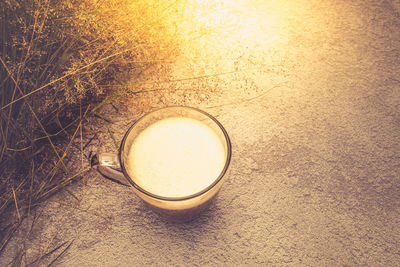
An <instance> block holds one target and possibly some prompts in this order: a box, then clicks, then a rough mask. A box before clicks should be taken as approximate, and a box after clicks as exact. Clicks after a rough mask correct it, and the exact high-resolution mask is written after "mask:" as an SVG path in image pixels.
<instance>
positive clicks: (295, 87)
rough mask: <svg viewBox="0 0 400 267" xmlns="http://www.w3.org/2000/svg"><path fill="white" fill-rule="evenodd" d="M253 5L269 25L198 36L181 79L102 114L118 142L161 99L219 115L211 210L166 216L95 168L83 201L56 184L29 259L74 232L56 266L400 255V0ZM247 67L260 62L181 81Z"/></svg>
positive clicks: (101, 138)
mask: <svg viewBox="0 0 400 267" xmlns="http://www.w3.org/2000/svg"><path fill="white" fill-rule="evenodd" d="M368 2H370V3H368ZM256 11H257V12H258V13H257V16H261V17H263V18H265V23H269V24H268V25H265V27H261V28H260V29H255V30H257V31H255V32H254V33H253V34H254V35H255V36H257V35H258V38H256V37H255V36H251V34H252V32H251V30H249V32H248V33H247V34H248V35H249V36H243V34H244V33H243V32H240V31H239V32H238V36H235V35H233V34H232V35H229V36H223V35H216V36H213V37H207V38H203V39H202V38H199V39H198V40H197V41H196V42H198V43H192V47H188V51H186V52H185V53H183V55H182V58H181V59H179V60H178V62H176V63H174V64H173V66H171V68H172V69H173V70H174V71H173V72H172V73H171V75H172V78H174V77H175V78H176V79H184V80H183V81H177V82H173V83H159V84H158V85H157V86H155V87H152V88H150V89H151V90H161V91H159V92H153V93H146V94H143V95H142V96H141V97H142V99H133V100H132V102H134V104H130V102H129V101H127V103H125V104H119V105H118V108H119V111H118V112H117V111H116V110H115V109H114V108H112V107H111V106H107V107H105V108H104V109H103V110H102V113H103V114H105V116H107V117H108V118H109V119H110V120H112V121H113V123H112V124H110V128H111V130H112V131H113V132H114V134H115V137H116V139H117V141H119V140H121V138H122V136H123V133H124V131H125V130H126V129H127V128H128V126H129V125H130V124H131V123H132V122H133V121H134V120H135V119H136V118H138V116H140V115H141V114H142V113H143V112H146V111H149V110H151V109H154V108H157V107H162V106H166V105H170V104H184V105H192V106H196V107H200V108H202V109H204V110H206V111H208V112H209V113H211V114H213V115H215V116H216V117H217V118H218V120H220V122H221V123H222V124H223V125H224V126H225V127H226V129H227V130H228V133H229V134H230V136H231V139H232V143H233V158H232V163H231V166H230V174H229V178H228V179H227V181H226V183H225V184H224V186H223V188H222V190H221V192H220V194H219V195H218V199H217V201H216V203H215V204H214V205H213V206H212V207H211V209H210V210H209V211H208V212H206V213H204V214H203V215H202V216H201V217H200V218H199V219H197V220H196V221H193V222H191V223H188V224H173V223H168V222H164V221H162V220H160V218H159V217H157V216H156V215H155V214H153V213H152V212H151V211H149V210H148V209H147V208H146V207H145V206H144V205H143V204H142V203H141V202H140V200H139V199H138V198H137V197H136V196H134V194H133V192H132V190H131V189H130V188H128V187H123V186H119V185H117V184H115V183H113V182H110V181H108V180H105V179H104V178H102V177H101V176H100V175H98V174H97V173H96V172H94V171H91V172H89V173H88V175H87V176H86V177H85V178H84V180H83V181H82V182H81V183H79V184H77V185H74V186H72V187H70V190H71V191H73V192H74V194H75V195H76V196H77V197H78V198H79V201H77V200H76V199H74V198H72V197H71V196H70V195H68V194H66V193H60V194H58V195H56V196H54V197H52V198H51V199H50V200H49V201H48V202H47V203H45V204H44V205H43V206H42V207H40V208H39V209H38V212H37V213H38V218H37V220H36V223H35V225H34V232H33V234H32V235H31V236H30V237H29V238H28V240H27V247H28V255H27V258H28V261H29V259H34V258H35V256H37V255H38V253H39V254H40V253H43V252H44V251H50V250H51V249H52V248H55V247H56V246H57V245H59V244H62V243H63V242H70V241H73V243H72V245H71V246H70V248H69V249H68V250H67V251H66V252H65V253H64V254H63V255H61V257H60V258H59V259H58V260H57V261H56V265H57V266H133V265H137V266H140V265H141V266H145V265H159V266H165V265H185V266H187V265H232V264H244V265H257V264H259V265H266V264H269V265H296V266H301V265H307V266H343V265H350V266H354V265H362V266H366V265H369V266H398V265H400V227H399V226H400V68H399V66H400V31H399V29H400V4H399V2H398V1H397V0H394V1H375V3H373V1H332V0H329V1H275V2H274V1H270V2H268V4H265V6H264V9H263V8H259V9H257V10H256ZM243 12H244V11H243ZM252 12H253V11H252ZM242 15H243V16H244V17H247V18H254V17H256V15H254V14H246V12H244V13H243V14H242ZM267 18H271V19H270V20H268V19H267ZM261 26H262V25H261ZM241 36H242V37H241ZM250 37H251V38H253V39H251V38H250ZM212 38H215V39H212ZM218 38H220V39H221V40H220V39H218ZM224 38H225V39H224ZM218 40H219V41H218ZM224 45H228V46H229V47H224ZM193 46H194V47H195V48H193ZM196 47H197V50H196ZM191 49H192V51H190V50H191ZM243 68H250V69H252V70H247V71H239V72H237V73H231V74H226V75H220V76H210V77H205V78H201V79H194V80H190V79H188V80H186V79H185V78H187V77H191V76H207V75H209V74H212V73H220V72H225V71H226V72H227V71H229V70H232V69H237V70H241V69H243ZM253 69H255V70H253ZM151 78H154V79H156V78H157V75H156V74H155V75H154V76H153V77H151ZM168 90H172V91H171V92H169V91H168ZM188 90H189V91H188ZM213 91H216V92H215V93H213ZM246 99H247V100H246ZM86 131H87V132H88V134H90V133H92V134H93V133H94V132H98V137H97V138H96V139H95V140H94V142H93V144H92V145H91V147H89V148H88V150H90V149H91V150H94V151H103V152H104V151H114V150H115V147H114V144H113V142H112V140H111V138H110V136H109V134H108V132H107V130H106V129H105V127H99V122H96V121H93V126H92V127H88V128H87V129H86ZM78 161H79V160H78ZM18 235H19V236H21V237H23V232H21V233H18V234H17V236H16V238H18ZM15 240H17V239H15ZM15 240H13V241H12V242H10V244H9V246H8V247H7V250H6V251H5V253H4V255H3V257H2V258H0V263H2V264H0V265H2V266H3V265H4V264H6V263H7V262H9V261H10V259H11V257H12V255H13V253H14V252H15V251H16V241H15ZM47 246H48V247H47ZM65 246H66V245H64V247H65ZM59 252H60V251H58V252H57V253H55V254H54V255H52V256H51V257H49V258H45V259H43V260H42V262H41V263H40V265H42V264H46V263H49V262H50V261H51V260H52V259H54V256H55V255H57V254H59Z"/></svg>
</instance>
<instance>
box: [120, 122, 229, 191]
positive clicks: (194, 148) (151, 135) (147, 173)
mask: <svg viewBox="0 0 400 267" xmlns="http://www.w3.org/2000/svg"><path fill="white" fill-rule="evenodd" d="M225 161H226V150H225V146H224V144H223V143H222V142H221V140H220V138H219V137H218V136H217V134H216V133H215V132H214V131H213V130H212V129H211V128H209V127H208V126H207V125H205V124H204V123H202V122H200V121H198V120H195V119H190V118H184V117H173V118H167V119H163V120H160V121H158V122H156V123H154V124H152V125H150V126H149V127H148V128H146V129H145V130H143V131H142V132H141V133H140V134H139V135H138V136H137V137H136V139H135V141H134V142H133V145H132V146H131V149H130V151H129V155H128V160H127V165H128V168H127V169H128V172H129V175H130V176H131V177H132V178H133V180H134V181H135V183H136V184H138V185H139V186H140V187H142V188H143V189H145V190H146V191H149V192H151V193H153V194H156V195H159V196H164V197H184V196H188V195H191V194H194V193H197V192H199V191H201V190H203V189H205V188H207V187H208V186H209V185H210V184H212V183H213V182H214V181H215V180H216V178H218V176H219V175H220V173H221V172H222V170H223V168H224V165H225Z"/></svg>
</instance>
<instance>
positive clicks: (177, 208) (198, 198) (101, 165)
mask: <svg viewBox="0 0 400 267" xmlns="http://www.w3.org/2000/svg"><path fill="white" fill-rule="evenodd" d="M173 117H184V118H190V119H195V120H198V121H200V122H202V123H203V124H205V125H207V126H208V127H209V129H211V130H212V131H213V132H214V133H215V134H216V136H218V138H219V139H220V142H221V144H223V147H224V152H225V165H224V167H223V169H222V170H221V172H220V174H219V176H218V177H216V178H215V180H214V181H213V182H212V183H210V184H209V185H208V186H207V187H206V188H205V189H203V190H201V191H199V192H196V193H194V194H190V195H187V196H183V197H166V196H161V195H157V194H155V193H153V192H150V191H147V190H145V189H144V188H143V187H142V186H140V185H139V184H138V182H137V181H135V177H134V175H133V174H132V173H129V171H128V169H129V168H127V159H128V155H129V151H130V149H131V147H132V145H133V143H134V140H135V138H136V137H137V136H138V135H139V134H140V133H141V132H142V131H143V130H145V129H146V128H147V127H149V126H150V125H152V124H154V123H155V122H157V121H160V120H163V119H167V118H173ZM231 154H232V147H231V142H230V139H229V136H228V133H227V132H226V130H225V129H224V127H223V126H222V125H221V123H219V122H218V121H217V120H216V119H215V118H214V117H213V116H211V115H210V114H208V113H206V112H204V111H202V110H199V109H196V108H192V107H185V106H172V107H166V108H162V109H159V110H156V111H153V112H150V113H148V114H146V115H144V116H143V117H141V118H140V119H139V120H137V121H136V122H135V123H134V124H133V125H132V126H131V127H130V128H129V129H128V131H127V132H126V134H125V136H124V138H123V140H122V142H121V146H120V149H119V154H111V153H100V154H98V155H96V156H95V157H94V158H93V160H92V165H93V166H95V167H97V170H98V171H99V172H100V173H101V174H102V175H104V176H106V177H109V178H111V179H113V180H117V181H119V182H122V183H124V182H125V181H128V183H129V184H130V185H131V186H132V188H133V190H134V192H135V193H136V194H137V195H138V196H139V197H140V198H141V199H142V200H143V201H144V202H145V203H147V204H148V205H149V206H150V207H151V208H152V209H153V210H154V211H155V212H157V213H159V214H160V215H162V216H163V217H165V218H167V219H169V220H172V221H189V220H191V219H193V218H195V217H197V215H199V214H200V213H201V212H202V211H203V210H205V209H206V208H207V207H208V206H209V205H210V203H211V202H212V200H213V199H214V197H215V196H216V194H217V193H218V191H219V190H220V188H221V186H222V183H223V181H224V180H225V178H226V176H227V170H228V167H229V163H230V160H231Z"/></svg>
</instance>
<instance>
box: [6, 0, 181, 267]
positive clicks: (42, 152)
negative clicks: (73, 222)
mask: <svg viewBox="0 0 400 267" xmlns="http://www.w3.org/2000/svg"><path fill="white" fill-rule="evenodd" d="M183 2H184V1H181V2H180V1H176V2H170V1H156V0H136V1H133V0H120V1H118V0H104V1H96V0H79V1H77V0H66V1H50V0H19V1H16V0H6V1H1V3H0V140H1V141H0V177H1V180H0V218H1V219H0V254H1V251H2V250H3V249H4V247H5V245H6V244H7V242H8V240H9V239H10V237H11V236H12V234H13V232H14V231H15V229H17V227H18V225H20V224H21V222H22V221H23V219H24V218H25V217H26V216H28V215H29V214H30V213H31V209H32V208H33V207H34V206H35V205H37V203H39V202H40V201H42V200H43V199H45V198H46V197H48V196H49V195H50V194H51V193H53V192H55V191H57V190H60V189H63V190H67V189H66V188H65V186H66V185H67V184H69V183H71V182H72V181H73V180H76V179H79V178H80V177H81V176H82V175H83V174H84V173H85V172H86V171H88V169H85V168H84V167H83V164H82V167H81V169H78V170H69V169H68V168H67V165H68V164H67V160H68V155H69V153H70V151H71V146H72V144H73V142H75V141H76V140H78V142H79V143H80V150H81V154H82V161H83V160H84V157H83V148H84V146H85V144H84V143H83V141H82V140H83V132H82V125H83V124H84V123H85V120H86V118H87V117H88V116H91V115H92V114H94V112H95V111H96V109H97V108H98V107H99V106H101V105H103V104H104V103H106V102H107V101H109V100H110V99H112V98H113V97H115V96H116V95H121V92H113V91H110V88H119V90H121V88H124V84H125V83H126V82H127V80H128V79H127V77H131V75H132V73H134V74H135V75H138V73H140V70H141V69H143V68H146V67H147V66H149V65H152V64H155V63H157V62H160V61H163V60H167V59H169V58H171V57H173V56H174V54H175V53H176V52H177V49H178V47H179V46H178V40H177V38H176V29H177V27H176V26H177V23H179V19H180V18H179V12H177V11H176V9H177V8H178V7H179V5H180V4H182V3H183ZM138 78H139V77H138ZM122 93H123V92H122ZM45 253H48V251H46V252H45ZM23 254H24V250H23V246H21V251H20V252H18V253H17V256H16V258H15V261H16V262H14V263H15V264H16V265H19V264H20V263H22V260H23ZM39 261H40V260H39Z"/></svg>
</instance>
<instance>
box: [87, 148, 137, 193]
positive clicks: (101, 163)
mask: <svg viewBox="0 0 400 267" xmlns="http://www.w3.org/2000/svg"><path fill="white" fill-rule="evenodd" d="M90 165H91V166H92V167H94V168H96V169H97V171H98V172H99V173H100V174H101V175H103V176H104V177H105V178H107V179H109V180H111V181H113V182H116V183H119V184H121V185H125V186H129V184H127V180H126V178H125V176H124V174H123V173H122V171H121V165H120V163H119V158H118V155H117V154H114V153H99V154H95V155H94V156H93V157H92V158H91V160H90Z"/></svg>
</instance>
